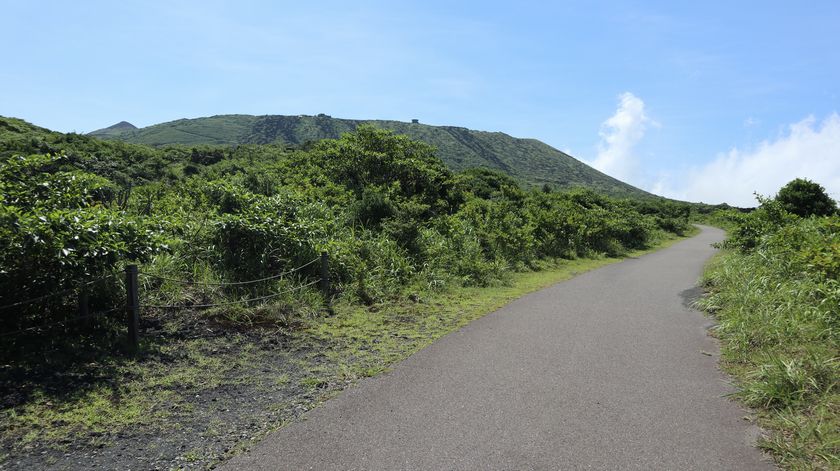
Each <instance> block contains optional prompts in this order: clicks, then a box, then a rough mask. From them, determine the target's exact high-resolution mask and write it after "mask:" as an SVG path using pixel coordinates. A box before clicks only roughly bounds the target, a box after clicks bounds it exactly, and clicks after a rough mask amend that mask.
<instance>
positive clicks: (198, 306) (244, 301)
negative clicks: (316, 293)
mask: <svg viewBox="0 0 840 471" xmlns="http://www.w3.org/2000/svg"><path fill="white" fill-rule="evenodd" d="M320 282H321V280H320V279H318V280H315V281H313V282H311V283H307V284H305V285H301V286H297V287H295V288H292V289H288V290H285V291H281V292H279V293H274V294H269V295H267V296H260V297H258V298H250V299H240V300H237V301H227V302H223V303H214V304H191V305H178V304H171V305H156V304H143V305H142V306H141V307H144V308H152V309H208V308H213V307H221V306H233V305H234V304H247V303H251V302H255V301H264V300H266V299H271V298H276V297H278V296H283V295H284V294H289V293H294V292H296V291H300V290H302V289H304V288H308V287H310V286H312V285H314V284H317V283H320Z"/></svg>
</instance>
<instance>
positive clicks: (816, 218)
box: [701, 180, 840, 469]
mask: <svg viewBox="0 0 840 471" xmlns="http://www.w3.org/2000/svg"><path fill="white" fill-rule="evenodd" d="M759 199H760V203H761V206H760V207H759V209H757V210H756V211H754V212H752V213H750V214H741V213H735V212H728V213H723V214H719V215H718V218H719V220H721V221H724V224H727V225H729V227H730V233H729V238H728V239H727V240H726V242H725V243H724V244H723V247H724V250H723V252H722V253H721V255H719V256H718V257H717V258H716V259H715V260H714V261H713V262H712V263H711V264H710V266H709V267H708V269H707V271H706V273H705V275H704V282H705V285H706V286H707V288H708V289H709V291H710V294H709V296H708V297H706V298H705V299H703V300H702V301H701V305H702V306H703V307H704V308H705V309H707V310H708V311H710V312H712V313H713V314H714V315H715V316H716V317H717V319H718V320H719V325H718V327H717V329H716V330H715V332H716V334H717V336H718V337H719V338H720V339H721V340H722V346H723V362H724V366H725V367H726V369H727V370H728V371H729V372H731V373H733V374H734V375H735V376H736V377H737V378H738V381H739V386H740V391H739V392H738V393H737V396H738V397H739V398H740V399H741V400H743V401H744V402H745V403H746V404H747V405H749V406H752V407H754V408H755V409H756V410H757V411H758V413H759V423H760V425H762V426H763V427H765V428H766V429H767V430H769V432H770V434H769V436H768V437H766V438H765V439H763V440H762V441H761V443H760V445H761V446H762V447H764V448H766V449H767V450H769V451H770V452H771V453H772V454H773V455H774V456H775V457H776V459H777V460H778V462H779V463H780V464H781V465H782V466H783V467H785V468H788V469H838V468H839V467H840V390H838V386H840V284H838V277H840V217H838V216H837V214H836V207H835V204H834V202H833V201H831V200H830V199H829V198H828V197H827V196H825V192H824V190H822V189H821V188H820V187H819V185H816V184H814V183H812V182H808V181H807V180H794V181H793V182H791V183H790V184H789V185H787V186H786V187H785V188H783V189H782V190H781V191H780V192H779V195H778V196H777V197H776V198H775V199H766V198H759Z"/></svg>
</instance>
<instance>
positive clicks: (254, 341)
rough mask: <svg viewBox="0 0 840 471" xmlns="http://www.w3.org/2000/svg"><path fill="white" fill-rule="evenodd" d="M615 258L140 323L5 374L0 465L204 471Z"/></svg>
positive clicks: (2, 377) (1, 377)
mask: <svg viewBox="0 0 840 471" xmlns="http://www.w3.org/2000/svg"><path fill="white" fill-rule="evenodd" d="M678 240H679V239H678V238H670V239H666V240H664V241H662V242H660V243H659V244H658V245H657V246H656V247H654V248H652V249H649V250H645V251H637V252H633V253H630V254H628V256H640V255H643V254H644V253H646V252H651V251H653V250H656V249H660V248H663V247H666V246H668V245H671V244H673V243H674V242H676V241H678ZM620 260H621V258H606V257H604V258H593V259H577V260H563V261H557V262H551V263H549V262H546V263H544V264H543V265H542V266H541V267H540V269H539V270H537V271H529V272H522V273H516V274H514V275H513V276H512V278H511V280H510V282H509V283H507V284H506V285H504V286H494V287H490V288H474V287H472V288H466V287H460V288H458V287H456V288H449V289H446V290H442V291H434V290H429V289H426V290H420V291H418V292H416V293H412V294H410V295H408V296H405V297H400V298H398V299H394V300H391V301H389V302H387V303H379V304H374V305H371V306H360V305H358V304H350V303H343V302H338V303H337V304H336V305H335V306H334V310H335V313H334V315H331V316H328V317H311V318H309V319H297V320H294V321H292V320H290V321H289V322H287V323H281V324H278V325H275V326H272V327H271V328H266V327H259V328H250V329H231V328H230V327H229V326H225V325H224V324H220V323H219V321H218V317H217V318H216V319H215V320H214V318H210V317H208V316H207V315H202V314H198V313H186V314H184V316H185V317H177V318H176V317H169V318H164V319H152V320H150V321H147V322H152V321H153V323H152V325H147V326H146V329H145V330H146V337H145V340H144V342H145V344H144V345H143V351H142V354H141V355H139V356H138V357H121V356H104V355H103V356H94V357H91V358H89V359H87V360H86V361H85V362H78V361H75V362H66V361H63V359H61V358H56V359H50V360H48V361H47V363H46V364H43V365H40V366H39V368H40V369H37V370H35V369H29V370H26V369H19V368H18V369H16V368H12V367H11V366H9V365H6V366H4V367H3V369H0V380H2V383H0V385H2V387H3V391H4V400H5V401H6V402H7V405H6V406H4V408H3V410H2V421H0V445H2V452H1V453H0V468H2V467H3V466H4V465H9V464H10V463H12V464H14V465H13V466H11V467H20V468H31V469H39V468H43V467H48V466H55V467H71V468H72V467H73V466H74V464H73V463H79V462H84V463H87V464H88V465H96V464H99V465H103V466H107V467H132V468H136V467H145V468H149V467H152V468H154V467H161V468H172V467H182V468H202V467H206V466H208V465H211V464H212V463H214V462H218V460H220V459H224V458H225V457H226V456H230V455H232V454H235V453H237V452H239V451H241V450H242V449H245V448H247V447H248V446H249V445H250V444H251V443H253V442H255V441H256V440H258V439H260V438H261V437H262V436H264V435H265V434H266V433H268V432H269V431H271V430H273V429H276V428H278V427H280V426H282V424H284V423H287V422H288V421H292V420H295V419H296V418H297V417H299V416H300V415H302V414H303V413H305V412H306V411H307V410H309V409H311V408H312V407H314V406H315V405H317V404H318V403H319V402H321V401H323V400H325V399H327V398H329V397H331V396H332V395H334V394H336V393H337V392H339V391H341V390H342V389H344V388H345V387H346V386H347V385H349V384H352V383H353V382H354V381H356V380H358V379H359V378H363V377H369V376H374V375H376V374H378V373H380V372H381V371H383V370H384V369H386V368H388V367H389V366H390V365H393V364H394V363H395V362H397V361H400V360H402V359H404V358H406V357H408V356H409V355H411V354H412V353H414V352H417V351H418V350H420V349H422V348H424V347H425V346H427V345H429V344H430V343H432V342H433V341H434V340H436V339H438V338H440V337H441V336H443V335H446V334H448V333H450V332H453V331H455V330H457V329H458V328H460V327H462V326H464V325H465V324H467V323H469V322H470V321H472V320H474V319H476V318H479V317H481V316H483V315H485V314H487V313H489V312H492V311H493V310H495V309H497V308H499V307H501V306H503V305H505V304H506V303H508V302H510V301H511V300H513V299H515V298H518V297H520V296H522V295H524V294H527V293H530V292H533V291H536V290H538V289H541V288H544V287H546V286H549V285H551V284H553V283H556V282H559V281H562V280H565V279H568V278H571V277H573V276H574V275H576V274H578V273H581V272H585V271H588V270H592V269H595V268H598V267H601V266H604V265H607V264H610V263H615V262H618V261H620ZM265 309H270V307H266V308H265Z"/></svg>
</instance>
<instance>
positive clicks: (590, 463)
mask: <svg viewBox="0 0 840 471" xmlns="http://www.w3.org/2000/svg"><path fill="white" fill-rule="evenodd" d="M702 229H703V230H702V233H701V234H699V235H698V236H696V237H694V238H691V239H688V240H685V241H681V242H679V243H677V244H675V245H673V246H671V247H669V248H667V249H664V250H660V251H658V252H655V253H651V254H648V255H645V256H643V257H640V258H637V259H628V260H625V261H623V262H621V263H617V264H613V265H609V266H606V267H603V268H600V269H597V270H594V271H591V272H587V273H584V274H582V275H580V276H577V277H576V278H573V279H571V280H569V281H565V282H562V283H558V284H556V285H554V286H551V287H549V288H546V289H543V290H541V291H538V292H535V293H532V294H530V295H527V296H524V297H522V298H520V299H518V300H516V301H514V302H512V303H510V304H508V305H507V306H505V307H503V308H502V309H499V310H498V311H496V312H493V313H492V314H489V315H487V316H485V317H483V318H481V319H479V320H477V321H475V322H473V323H471V324H469V325H468V326H466V327H464V328H463V329H461V330H459V331H457V332H454V333H452V334H450V335H447V336H446V337H444V338H442V339H440V340H439V341H437V342H435V343H434V344H433V345H431V346H429V347H427V348H426V349H424V350H422V351H420V352H418V353H416V354H415V355H413V356H411V357H410V358H408V359H406V360H405V361H403V362H401V363H399V364H398V365H396V366H395V367H394V368H393V369H392V371H391V372H389V373H387V374H384V375H381V376H379V377H376V378H372V379H368V380H365V381H362V382H360V383H359V384H358V385H356V386H354V387H351V388H349V389H348V390H346V391H344V392H343V393H342V394H340V395H339V396H337V397H336V398H334V399H331V400H329V401H327V402H326V403H325V404H323V405H322V406H320V407H318V408H316V409H315V410H313V411H311V412H310V413H308V414H307V415H306V416H305V420H304V421H301V422H298V423H294V424H291V425H289V426H287V427H284V428H282V429H281V430H279V431H278V432H276V433H274V434H272V435H270V436H269V437H267V438H266V439H265V440H264V441H262V442H261V443H260V444H258V445H257V446H256V447H255V448H254V449H253V450H251V451H250V452H248V453H246V454H244V455H241V456H238V457H235V458H233V459H232V460H230V461H229V462H227V463H226V464H225V465H224V466H223V468H224V469H231V470H232V469H266V470H268V469H270V470H278V469H291V470H303V469H316V470H328V469H340V470H362V469H371V470H373V469H376V470H397V469H423V470H446V469H458V470H460V469H476V470H495V469H504V470H525V469H539V470H543V469H545V470H550V469H557V470H560V469H562V470H566V469H622V470H624V469H645V470H650V469H663V470H688V469H698V470H718V469H721V470H724V469H725V470H753V469H756V470H757V469H774V466H773V465H772V462H771V461H770V460H769V459H768V458H767V457H766V456H764V455H763V454H762V453H761V452H760V451H759V450H758V449H757V448H755V446H754V444H755V440H756V438H757V435H758V430H757V429H756V427H754V426H752V425H751V424H750V422H749V421H747V420H745V416H746V415H747V413H746V412H745V411H744V410H742V409H741V408H740V407H739V406H738V405H737V404H736V403H734V402H733V401H731V400H730V399H728V398H726V397H725V395H726V394H728V393H731V392H732V391H733V388H732V386H731V385H730V384H729V382H728V380H727V379H726V377H725V376H724V375H723V374H722V373H721V372H720V371H719V369H718V367H717V361H718V356H719V355H718V354H719V349H718V346H717V344H716V342H715V341H714V340H713V339H712V338H711V337H709V336H708V333H707V329H708V328H709V327H710V326H711V325H712V324H711V322H710V320H709V319H708V318H706V317H704V316H703V314H701V313H699V312H697V311H694V310H692V309H690V307H688V306H689V303H688V302H687V300H688V299H689V298H691V297H692V296H695V295H696V293H697V292H698V290H697V289H696V288H695V286H696V283H697V280H698V277H699V276H700V274H701V270H702V267H703V264H704V263H705V262H706V260H707V259H708V258H709V257H710V256H711V255H712V254H713V253H714V249H713V248H712V247H711V246H710V244H711V243H713V242H716V241H719V240H721V239H722V238H723V233H722V232H721V231H720V230H718V229H714V228H708V227H703V228H702Z"/></svg>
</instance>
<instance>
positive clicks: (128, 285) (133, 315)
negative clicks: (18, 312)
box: [0, 252, 330, 352]
mask: <svg viewBox="0 0 840 471" xmlns="http://www.w3.org/2000/svg"><path fill="white" fill-rule="evenodd" d="M319 260H320V262H321V267H320V278H318V279H317V280H315V281H311V282H309V283H306V284H303V285H300V286H296V287H294V288H291V289H287V290H283V291H280V292H278V293H273V294H269V295H265V296H258V297H254V298H246V299H239V300H234V301H226V302H220V303H208V304H194V305H177V304H171V305H155V304H148V305H147V304H142V303H141V302H140V296H139V283H138V278H139V276H145V277H148V278H154V279H159V280H164V281H170V282H174V283H180V284H184V285H193V286H247V285H253V284H257V283H261V282H265V281H270V280H275V279H278V278H282V277H285V276H288V275H291V274H293V273H296V272H299V271H301V270H303V269H304V268H307V267H309V266H311V265H313V264H315V263H316V262H318V261H319ZM117 276H118V274H117V273H114V274H111V275H106V276H103V277H100V278H97V279H95V280H90V281H87V282H85V283H82V284H80V285H79V286H76V287H74V288H69V289H66V290H61V291H57V292H55V293H50V294H47V295H44V296H39V297H36V298H31V299H27V300H24V301H18V302H15V303H12V304H8V305H6V306H0V311H2V310H5V309H12V308H15V307H21V306H26V305H30V304H35V303H38V302H40V301H44V300H47V299H51V298H55V297H58V296H67V295H69V294H73V293H77V294H78V295H79V315H78V316H75V317H73V318H72V319H66V320H64V321H60V322H53V323H47V324H41V325H37V326H32V327H26V328H23V329H19V330H15V331H11V332H2V333H0V337H3V338H4V337H12V336H16V335H20V334H23V333H26V332H40V331H46V330H50V329H53V328H55V327H58V326H65V327H66V326H67V325H69V324H71V323H77V322H80V321H83V320H88V319H93V318H99V317H104V316H106V315H108V314H111V313H114V312H117V311H124V312H125V314H126V317H125V320H126V324H127V327H128V335H127V340H128V342H127V343H128V347H129V349H130V350H131V351H132V352H136V351H137V350H138V348H139V337H140V311H141V308H148V309H161V310H175V309H209V308H214V307H224V306H233V305H237V304H247V303H254V302H258V301H265V300H267V299H272V298H276V297H279V296H283V295H287V294H290V293H294V292H298V291H301V290H303V289H305V288H308V287H311V286H314V285H316V284H318V285H320V289H321V291H322V293H323V295H324V301H325V304H326V307H327V309H330V277H329V256H328V255H327V253H326V252H323V253H321V256H320V257H317V258H315V259H313V260H310V261H309V262H306V263H305V264H303V265H301V266H299V267H296V268H293V269H290V270H287V271H284V272H282V273H279V274H277V275H272V276H269V277H265V278H259V279H255V280H248V281H235V282H194V281H189V280H181V279H177V278H170V277H165V276H161V275H156V274H152V273H144V272H140V271H139V270H138V268H137V265H128V266H126V268H125V290H126V303H125V307H116V308H112V309H108V310H105V311H99V312H95V313H92V314H91V313H89V308H88V291H87V290H86V289H85V288H87V287H89V286H92V285H94V284H96V283H100V282H102V281H105V280H108V279H112V278H116V277H117Z"/></svg>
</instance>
